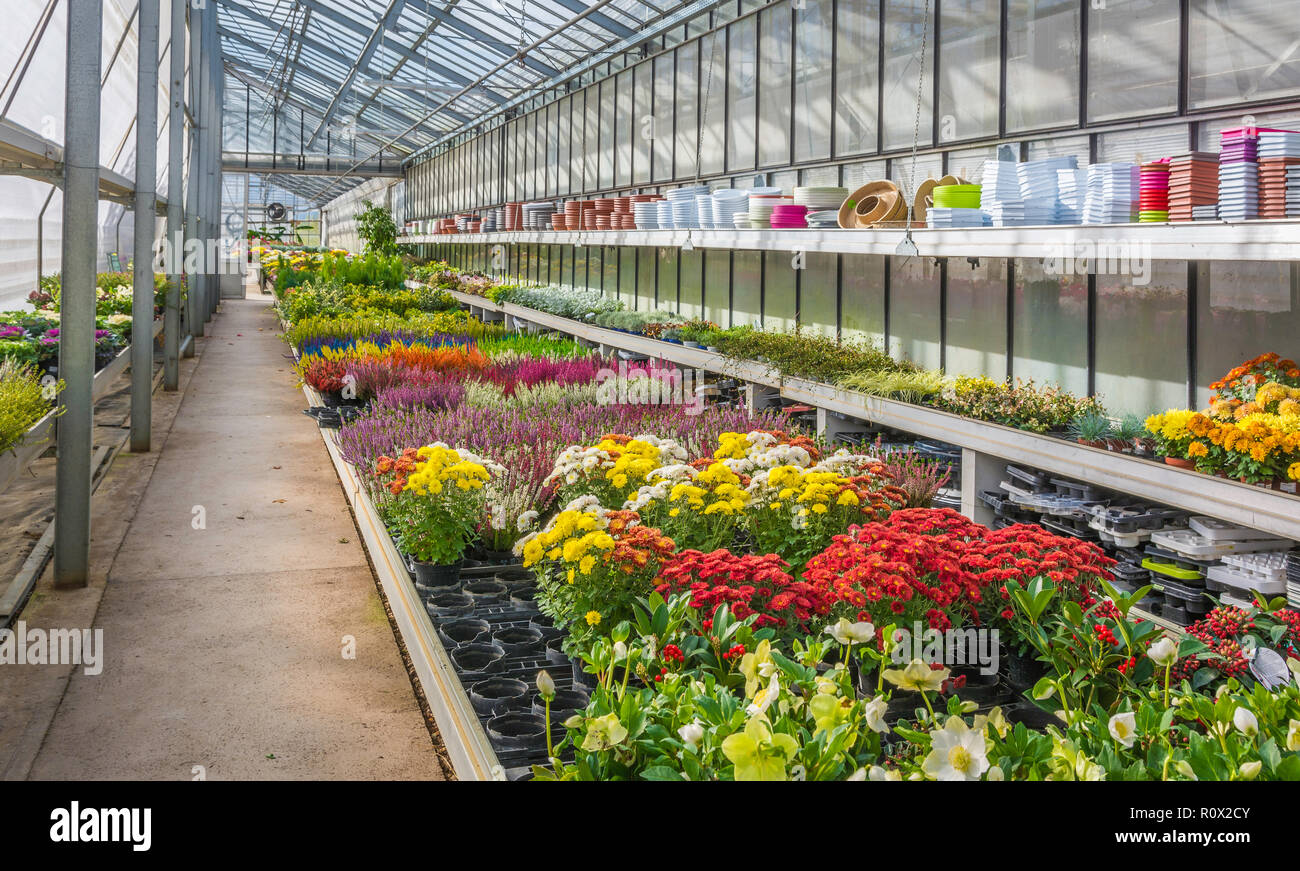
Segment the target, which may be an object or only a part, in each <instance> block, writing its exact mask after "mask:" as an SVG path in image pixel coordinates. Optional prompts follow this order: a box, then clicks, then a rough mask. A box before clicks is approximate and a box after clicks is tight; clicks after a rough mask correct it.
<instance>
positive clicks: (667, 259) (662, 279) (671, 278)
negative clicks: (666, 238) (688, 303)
mask: <svg viewBox="0 0 1300 871" xmlns="http://www.w3.org/2000/svg"><path fill="white" fill-rule="evenodd" d="M655 251H656V256H657V257H658V258H659V271H658V282H659V284H658V290H657V291H656V294H657V296H656V299H658V301H659V308H661V309H664V310H665V311H672V312H676V311H679V308H678V304H677V302H678V301H677V249H676V248H658V249H655Z"/></svg>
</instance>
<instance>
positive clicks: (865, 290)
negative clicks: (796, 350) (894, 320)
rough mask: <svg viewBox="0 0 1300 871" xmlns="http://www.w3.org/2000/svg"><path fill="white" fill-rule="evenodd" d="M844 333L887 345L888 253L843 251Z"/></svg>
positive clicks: (842, 323)
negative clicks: (886, 271)
mask: <svg viewBox="0 0 1300 871" xmlns="http://www.w3.org/2000/svg"><path fill="white" fill-rule="evenodd" d="M841 274H842V278H841V279H840V286H841V290H840V293H841V295H842V302H841V305H842V313H841V315H840V327H841V331H840V336H841V338H842V339H844V340H845V341H848V340H856V341H861V342H866V343H868V344H870V345H872V346H874V347H877V348H883V347H884V342H885V257H884V255H883V254H844V255H842V268H841Z"/></svg>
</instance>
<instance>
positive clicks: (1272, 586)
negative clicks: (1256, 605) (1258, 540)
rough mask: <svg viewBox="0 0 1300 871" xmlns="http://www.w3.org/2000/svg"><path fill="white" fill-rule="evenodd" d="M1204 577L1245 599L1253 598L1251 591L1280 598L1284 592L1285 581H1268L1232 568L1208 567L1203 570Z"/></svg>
mask: <svg viewBox="0 0 1300 871" xmlns="http://www.w3.org/2000/svg"><path fill="white" fill-rule="evenodd" d="M1205 577H1206V579H1207V580H1210V581H1218V582H1219V583H1221V584H1224V585H1225V586H1227V587H1228V588H1229V590H1230V591H1234V592H1238V593H1240V595H1243V596H1245V597H1246V598H1248V599H1249V598H1253V597H1252V596H1251V595H1250V591H1251V590H1259V591H1260V592H1261V593H1263V594H1264V595H1265V596H1280V595H1282V594H1283V593H1285V592H1286V581H1285V580H1270V579H1268V578H1264V577H1261V576H1260V575H1256V574H1252V573H1250V572H1246V571H1242V570H1241V569H1239V568H1236V567H1234V566H1210V567H1209V568H1208V569H1206V570H1205Z"/></svg>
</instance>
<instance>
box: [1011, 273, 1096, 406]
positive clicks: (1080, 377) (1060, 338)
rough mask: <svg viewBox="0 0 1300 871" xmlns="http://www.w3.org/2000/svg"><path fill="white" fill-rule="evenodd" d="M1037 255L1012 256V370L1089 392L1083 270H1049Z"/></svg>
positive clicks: (1071, 389)
mask: <svg viewBox="0 0 1300 871" xmlns="http://www.w3.org/2000/svg"><path fill="white" fill-rule="evenodd" d="M1043 267H1044V264H1043V261H1041V260H1031V259H1022V260H1017V261H1016V280H1015V308H1014V314H1013V317H1014V319H1015V320H1014V323H1013V326H1012V337H1013V345H1014V356H1013V359H1012V368H1011V371H1012V374H1013V375H1014V376H1015V377H1016V378H1032V379H1034V380H1035V381H1037V382H1038V383H1039V384H1055V385H1057V386H1059V387H1062V388H1064V389H1066V390H1069V391H1071V392H1072V393H1077V394H1084V393H1087V392H1088V281H1087V276H1086V275H1065V276H1058V275H1049V274H1047V273H1046V271H1045V270H1044V268H1043Z"/></svg>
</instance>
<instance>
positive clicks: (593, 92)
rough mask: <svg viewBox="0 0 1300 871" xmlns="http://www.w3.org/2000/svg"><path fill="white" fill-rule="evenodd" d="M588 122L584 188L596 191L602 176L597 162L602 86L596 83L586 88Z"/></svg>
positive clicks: (583, 157)
mask: <svg viewBox="0 0 1300 871" xmlns="http://www.w3.org/2000/svg"><path fill="white" fill-rule="evenodd" d="M586 95H587V106H586V112H585V115H586V122H585V124H584V125H583V127H584V129H583V135H584V136H585V138H586V146H585V148H584V149H583V154H582V190H583V192H584V193H585V192H587V191H594V190H596V188H597V187H598V186H599V183H600V176H599V174H598V171H597V164H598V163H599V158H600V88H599V87H597V86H596V85H592V86H591V87H589V88H587V89H586Z"/></svg>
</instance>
